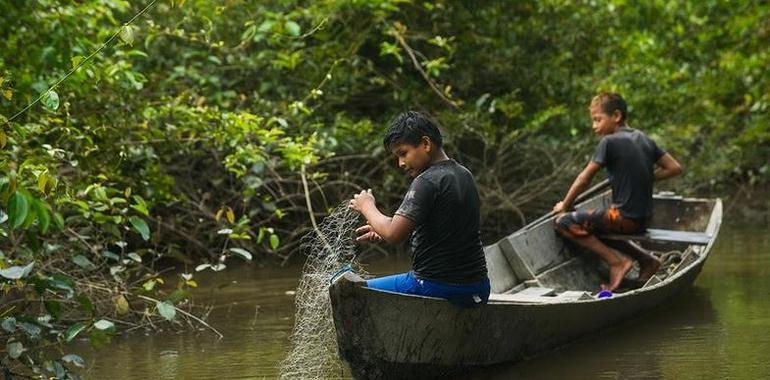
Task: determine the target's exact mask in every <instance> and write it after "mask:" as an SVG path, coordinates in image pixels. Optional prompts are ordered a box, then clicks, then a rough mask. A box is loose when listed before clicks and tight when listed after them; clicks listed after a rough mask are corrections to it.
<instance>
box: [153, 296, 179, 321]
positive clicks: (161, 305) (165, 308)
mask: <svg viewBox="0 0 770 380" xmlns="http://www.w3.org/2000/svg"><path fill="white" fill-rule="evenodd" d="M156 306H157V308H158V313H159V314H160V315H161V316H162V317H163V318H166V320H169V321H173V320H174V317H176V309H175V308H174V305H172V304H170V303H168V302H165V301H164V302H158V303H157V304H156Z"/></svg>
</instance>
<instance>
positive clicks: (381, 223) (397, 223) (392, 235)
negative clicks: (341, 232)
mask: <svg viewBox="0 0 770 380" xmlns="http://www.w3.org/2000/svg"><path fill="white" fill-rule="evenodd" d="M350 207H351V208H353V209H355V210H356V211H358V212H360V213H361V215H363V217H364V218H365V219H366V221H367V223H368V225H369V226H370V227H371V230H372V231H374V232H375V233H376V234H377V235H379V236H380V237H381V238H382V239H383V240H385V241H387V242H388V243H391V244H397V243H400V242H402V241H404V240H405V239H406V237H407V236H409V234H410V233H411V232H412V230H414V226H415V223H414V221H412V220H411V219H409V218H406V217H403V216H401V215H396V216H394V217H392V218H391V217H389V216H385V215H383V214H382V213H381V212H380V210H378V209H377V206H376V205H375V202H374V196H373V195H372V191H371V190H363V191H361V192H360V193H358V194H356V195H354V196H353V199H351V200H350ZM366 232H368V231H366Z"/></svg>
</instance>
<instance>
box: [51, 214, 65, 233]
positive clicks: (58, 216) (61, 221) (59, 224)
mask: <svg viewBox="0 0 770 380" xmlns="http://www.w3.org/2000/svg"><path fill="white" fill-rule="evenodd" d="M53 222H54V223H56V226H57V227H59V229H60V230H63V229H64V217H63V216H62V215H61V214H59V213H58V212H54V214H53Z"/></svg>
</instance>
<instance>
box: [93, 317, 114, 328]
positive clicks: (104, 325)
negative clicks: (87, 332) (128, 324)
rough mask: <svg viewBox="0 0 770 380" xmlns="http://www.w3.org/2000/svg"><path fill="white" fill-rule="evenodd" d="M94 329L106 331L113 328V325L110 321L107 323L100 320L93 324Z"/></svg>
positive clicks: (104, 320)
mask: <svg viewBox="0 0 770 380" xmlns="http://www.w3.org/2000/svg"><path fill="white" fill-rule="evenodd" d="M94 327H96V328H97V329H99V330H107V329H112V328H115V323H113V322H112V321H108V320H106V319H100V320H98V321H96V323H94Z"/></svg>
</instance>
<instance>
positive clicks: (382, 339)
mask: <svg viewBox="0 0 770 380" xmlns="http://www.w3.org/2000/svg"><path fill="white" fill-rule="evenodd" d="M602 202H604V203H606V202H608V196H607V194H604V195H601V196H597V197H595V198H592V199H590V200H587V201H586V202H584V204H583V206H582V207H601V206H602ZM656 202H657V204H656V207H657V208H656V210H658V211H657V212H659V213H658V215H659V216H658V220H657V221H656V220H653V223H654V224H653V226H656V227H657V226H660V227H662V228H666V229H668V230H678V231H698V232H703V233H704V234H706V235H707V236H709V237H710V238H711V240H710V241H709V242H708V244H706V245H700V244H693V245H687V244H684V243H681V242H676V243H671V242H668V243H667V242H657V243H656V244H659V245H660V246H661V247H662V248H661V249H665V250H670V249H681V250H682V252H683V254H682V258H681V260H682V261H681V262H680V263H679V264H677V266H676V267H675V268H674V270H673V272H669V273H668V274H667V275H665V276H664V277H663V278H662V279H658V281H657V282H653V281H650V282H648V283H647V284H645V286H644V287H642V288H639V289H634V290H629V291H626V292H624V293H619V294H615V295H614V296H613V297H611V298H603V299H595V298H592V297H588V296H587V294H586V295H585V296H581V297H579V298H577V299H573V300H569V299H562V298H560V297H545V296H542V297H541V296H536V297H524V298H520V297H518V296H517V294H519V293H522V294H523V293H525V292H523V290H539V289H545V288H553V289H552V290H555V289H560V291H562V292H564V294H567V291H572V292H573V294H574V293H575V292H574V291H577V293H581V290H588V289H593V290H595V289H598V287H599V281H600V278H599V276H598V275H597V273H596V267H595V266H593V265H592V264H590V263H589V262H588V261H586V262H584V260H583V258H585V257H592V256H591V255H590V254H588V255H587V256H586V255H585V254H583V255H580V254H577V255H576V254H574V253H565V248H568V247H564V243H563V242H562V240H561V239H560V238H558V237H557V236H555V233H554V232H553V228H552V227H551V225H550V223H548V221H547V220H544V221H540V222H538V224H536V225H533V226H531V227H529V228H527V227H525V228H524V229H522V230H519V231H517V232H516V233H514V234H512V235H510V236H509V237H506V238H504V239H502V240H501V241H500V242H498V243H496V244H495V245H493V246H489V247H485V252H486V256H487V266H488V268H489V274H490V279H491V281H492V289H493V293H495V294H494V296H495V297H491V298H490V302H489V303H488V304H487V305H483V306H481V307H479V308H476V309H460V308H458V307H456V306H454V305H452V304H450V303H449V302H447V301H445V300H442V299H436V298H429V297H421V296H414V295H405V294H399V293H392V292H385V291H379V290H374V289H369V288H366V287H365V286H362V285H363V282H361V280H360V279H356V276H355V275H353V274H352V273H346V274H344V275H343V276H340V277H339V278H337V279H336V280H335V281H334V282H333V283H332V285H331V286H330V288H329V294H330V298H331V306H332V314H333V317H334V324H335V328H336V333H337V345H338V348H339V354H340V356H341V358H342V359H344V360H345V361H346V362H347V363H348V364H349V366H350V369H351V372H352V374H353V376H354V377H355V378H357V379H430V378H447V377H451V376H457V375H458V374H462V373H465V372H469V371H473V370H474V369H476V368H478V367H483V366H489V365H493V364H498V363H507V362H516V361H520V360H522V359H525V358H527V357H531V356H534V355H538V354H540V353H542V352H545V351H548V350H552V349H555V348H558V347H560V346H563V345H565V344H567V343H569V342H572V341H574V340H576V339H578V338H580V337H583V336H586V335H590V334H595V333H598V332H601V331H602V330H605V329H607V328H609V327H611V326H613V325H617V324H619V323H622V322H624V321H628V320H630V319H635V318H638V317H639V316H640V315H641V314H642V313H644V312H645V311H648V310H650V309H652V308H654V307H656V306H658V305H661V304H663V303H664V302H665V301H666V300H669V299H672V298H673V297H676V296H677V294H681V292H682V291H683V290H685V289H686V288H688V287H689V286H691V285H692V283H693V282H694V281H695V278H696V277H697V276H698V274H699V273H700V271H701V269H702V268H703V265H704V264H705V262H706V259H707V258H708V254H709V252H710V250H711V247H712V246H713V244H714V242H715V240H716V236H717V234H718V231H719V227H720V224H721V220H722V204H721V201H720V200H719V199H716V200H703V199H680V198H675V199H656ZM677 215H678V216H677ZM651 227H652V226H651ZM660 227H659V228H660ZM652 248H654V246H650V247H648V249H652ZM656 249H657V248H656ZM594 263H595V261H594ZM655 278H657V276H655ZM586 297H587V298H586Z"/></svg>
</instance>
